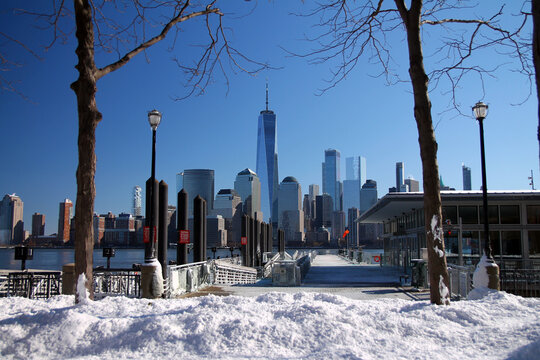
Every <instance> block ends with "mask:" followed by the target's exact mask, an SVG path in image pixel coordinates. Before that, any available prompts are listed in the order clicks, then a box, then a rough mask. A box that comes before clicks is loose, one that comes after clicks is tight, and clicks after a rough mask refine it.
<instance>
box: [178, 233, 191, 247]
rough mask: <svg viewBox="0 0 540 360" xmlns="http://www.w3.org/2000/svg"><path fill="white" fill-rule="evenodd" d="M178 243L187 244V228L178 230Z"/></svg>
mask: <svg viewBox="0 0 540 360" xmlns="http://www.w3.org/2000/svg"><path fill="white" fill-rule="evenodd" d="M178 243H179V244H189V230H179V231H178Z"/></svg>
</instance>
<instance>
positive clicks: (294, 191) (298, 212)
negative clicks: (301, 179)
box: [278, 176, 304, 244]
mask: <svg viewBox="0 0 540 360" xmlns="http://www.w3.org/2000/svg"><path fill="white" fill-rule="evenodd" d="M278 204H279V205H278V206H279V221H278V222H279V228H280V229H283V230H284V232H285V243H289V244H290V243H291V242H295V243H298V242H303V241H304V211H302V187H301V186H300V184H299V183H298V180H296V179H295V178H294V177H292V176H287V177H286V178H284V179H283V181H282V182H281V183H280V184H279V195H278Z"/></svg>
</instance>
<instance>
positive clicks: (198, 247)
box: [193, 195, 206, 262]
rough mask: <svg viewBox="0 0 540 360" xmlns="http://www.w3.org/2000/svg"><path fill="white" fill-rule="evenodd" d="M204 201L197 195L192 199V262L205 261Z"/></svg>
mask: <svg viewBox="0 0 540 360" xmlns="http://www.w3.org/2000/svg"><path fill="white" fill-rule="evenodd" d="M205 204H206V201H205V200H204V199H203V198H202V197H201V196H200V195H197V197H195V199H193V262H200V261H206V241H205V240H206V239H205V238H204V237H205V235H206V216H205V212H204V211H205V208H206V206H205Z"/></svg>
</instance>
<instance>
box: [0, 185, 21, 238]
mask: <svg viewBox="0 0 540 360" xmlns="http://www.w3.org/2000/svg"><path fill="white" fill-rule="evenodd" d="M23 209H24V203H23V201H22V200H21V198H20V197H18V196H17V195H15V194H13V195H6V196H4V198H3V199H2V201H1V202H0V245H16V244H20V243H22V241H23V240H24V222H23Z"/></svg>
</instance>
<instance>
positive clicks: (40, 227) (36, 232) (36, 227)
mask: <svg viewBox="0 0 540 360" xmlns="http://www.w3.org/2000/svg"><path fill="white" fill-rule="evenodd" d="M43 235H45V215H43V214H40V213H34V214H33V215H32V237H38V236H43Z"/></svg>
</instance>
